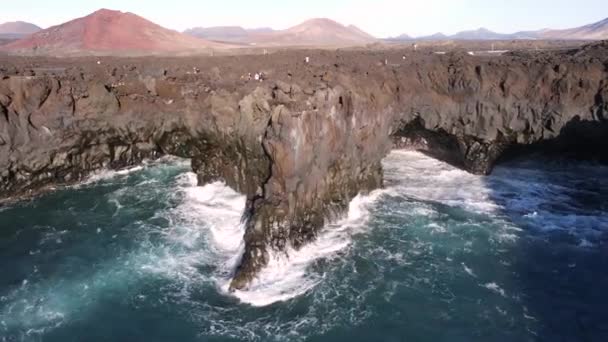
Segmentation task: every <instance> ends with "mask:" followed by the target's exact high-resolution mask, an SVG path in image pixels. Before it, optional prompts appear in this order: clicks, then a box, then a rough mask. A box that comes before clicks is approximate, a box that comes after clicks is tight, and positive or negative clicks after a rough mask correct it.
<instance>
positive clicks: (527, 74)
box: [0, 44, 608, 289]
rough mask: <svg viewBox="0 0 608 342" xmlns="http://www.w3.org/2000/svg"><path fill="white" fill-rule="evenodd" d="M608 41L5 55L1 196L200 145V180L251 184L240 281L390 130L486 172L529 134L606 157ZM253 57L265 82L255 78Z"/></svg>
mask: <svg viewBox="0 0 608 342" xmlns="http://www.w3.org/2000/svg"><path fill="white" fill-rule="evenodd" d="M598 51H599V52H598ZM602 51H603V52H602ZM605 51H608V49H607V46H606V44H603V45H602V44H600V45H596V46H592V47H586V48H584V49H581V50H578V51H566V52H560V53H535V54H512V55H508V56H503V57H493V58H478V57H472V56H468V55H466V54H458V53H452V54H448V55H444V56H438V55H432V54H428V55H426V54H410V55H407V56H406V59H405V61H404V60H403V58H402V57H403V54H402V53H400V52H399V51H387V52H382V53H379V52H357V51H351V52H328V51H320V52H312V51H303V52H300V51H292V52H285V53H279V54H276V55H273V56H271V58H268V56H257V57H253V56H241V57H229V58H222V59H217V58H216V59H213V63H209V62H208V61H209V60H210V59H209V60H205V59H201V58H193V59H187V58H182V59H129V60H128V61H127V60H122V59H111V60H104V61H103V63H102V64H101V65H97V63H96V62H95V61H96V60H90V59H78V60H54V59H38V60H28V61H23V60H20V59H12V58H6V59H5V60H3V61H2V63H0V65H2V67H1V68H0V197H1V198H9V197H11V196H12V197H15V196H19V195H27V194H28V193H30V194H31V193H34V192H35V191H37V190H40V189H43V188H44V187H45V186H48V185H55V184H65V183H70V182H75V181H78V180H80V179H82V178H83V177H84V176H85V175H86V174H88V173H89V172H90V171H93V170H97V169H100V168H104V167H112V168H120V167H124V166H128V165H133V164H136V163H138V162H140V161H141V160H142V159H143V158H154V157H156V156H159V155H162V154H172V155H178V156H182V157H187V158H191V159H192V169H193V171H194V172H196V173H197V175H198V179H199V182H200V183H201V184H204V183H207V182H211V181H216V180H223V181H225V182H226V183H227V184H228V185H229V186H231V187H233V188H234V189H236V190H238V191H240V192H242V193H244V194H246V195H247V198H248V201H247V207H246V208H245V215H244V218H245V219H246V224H247V230H246V235H245V237H244V239H245V242H246V250H245V254H244V255H243V259H242V261H241V264H240V267H239V268H238V270H237V272H236V274H235V277H234V280H233V283H232V287H233V288H234V289H242V288H245V287H246V286H247V284H248V283H249V282H250V281H251V280H252V279H254V277H255V275H256V273H257V271H258V270H259V269H260V268H261V267H263V266H264V265H265V264H266V263H267V261H268V260H267V258H268V251H269V250H270V249H271V248H272V249H275V250H279V251H281V250H285V247H286V246H287V245H288V244H289V245H292V246H294V247H296V248H298V247H299V246H301V245H302V244H304V243H306V242H308V241H310V240H311V239H314V237H315V234H316V232H317V231H318V230H319V229H320V228H321V227H322V226H323V225H324V224H325V223H326V221H327V220H332V219H334V218H336V217H338V216H339V215H341V214H343V212H344V211H345V210H346V208H347V206H348V203H349V201H350V200H351V199H352V198H353V197H354V196H356V195H357V194H358V193H359V192H362V191H363V192H364V191H369V190H372V189H375V188H378V187H381V186H382V168H381V164H380V162H381V160H382V158H383V157H384V156H385V155H386V154H387V153H388V151H389V150H390V149H391V148H392V147H393V144H395V145H397V146H398V147H402V148H416V149H421V150H425V151H427V152H428V153H430V154H433V155H435V156H437V157H439V158H443V159H446V160H448V161H450V162H452V163H455V164H457V165H460V166H461V167H463V168H465V169H467V170H469V171H471V172H475V173H481V174H487V173H489V172H491V170H492V167H493V166H494V165H495V163H496V161H497V160H498V159H499V158H500V157H501V156H502V155H504V154H505V153H506V152H508V151H509V150H513V149H514V148H517V147H519V146H530V145H532V146H541V148H543V149H544V150H547V148H551V149H556V150H558V151H564V149H566V150H571V152H575V153H577V154H578V153H581V152H585V153H587V154H588V155H589V156H590V157H599V158H604V160H607V161H608V158H607V151H608V141H607V140H606V139H605V137H606V136H607V135H606V134H607V133H608V128H607V122H606V114H607V110H608V59H607V57H606V56H608V54H606V53H605ZM305 56H311V57H312V59H311V63H310V64H306V63H304V62H303V59H304V57H305ZM385 61H389V63H388V65H385V63H384V62H385ZM50 66H53V68H50ZM259 71H261V72H263V74H264V75H265V77H264V78H265V80H264V81H263V82H257V81H253V80H249V78H248V73H249V72H259ZM551 142H556V143H551ZM539 144H540V145H539ZM545 145H546V146H545Z"/></svg>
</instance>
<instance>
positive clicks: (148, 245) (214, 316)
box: [0, 151, 608, 342]
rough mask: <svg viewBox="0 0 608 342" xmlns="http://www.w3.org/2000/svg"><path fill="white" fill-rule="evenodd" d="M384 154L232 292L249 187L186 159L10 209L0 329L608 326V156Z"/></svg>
mask: <svg viewBox="0 0 608 342" xmlns="http://www.w3.org/2000/svg"><path fill="white" fill-rule="evenodd" d="M384 165H385V173H386V180H387V181H386V188H385V189H382V190H378V191H375V192H373V193H371V194H368V195H366V196H359V197H357V198H355V199H354V200H353V202H352V203H351V205H350V209H349V212H348V216H347V217H345V218H344V219H343V220H342V221H340V222H336V223H334V224H331V225H329V226H328V227H326V228H325V229H324V230H323V231H322V232H321V234H320V236H319V238H318V240H317V241H316V242H315V243H314V244H311V245H308V246H306V247H305V248H303V249H302V250H299V251H290V253H289V257H286V256H285V255H282V254H277V255H273V256H272V261H271V263H270V265H269V266H268V267H267V268H266V269H265V270H264V271H263V272H262V273H261V274H260V277H259V279H258V280H257V281H256V282H255V283H254V284H253V285H252V288H251V289H250V290H249V291H244V292H237V293H234V294H231V293H228V291H227V286H228V283H229V279H230V276H231V274H232V272H233V270H234V268H235V266H236V264H237V263H238V260H239V257H240V254H241V253H242V250H243V246H242V235H243V226H242V225H241V214H242V210H243V207H244V205H245V198H244V197H243V196H241V195H239V194H237V193H235V192H234V191H232V190H230V189H229V188H227V187H226V186H224V185H223V184H221V183H215V184H210V185H207V186H204V187H197V186H196V177H195V176H194V175H193V174H191V173H189V164H188V162H186V161H183V160H178V159H163V160H161V161H158V162H154V163H149V164H147V165H144V166H142V167H138V168H134V169H131V170H125V171H121V172H102V173H99V174H96V175H94V176H93V177H91V178H90V179H89V180H88V181H87V182H85V183H83V184H80V185H78V186H75V187H71V188H68V189H62V190H57V191H55V192H52V193H49V194H47V195H45V196H43V197H41V198H38V199H35V200H32V201H29V202H25V203H19V204H14V205H11V206H9V207H4V208H0V341H2V342H4V341H61V342H66V341H349V342H352V341H450V342H451V341H608V237H607V236H608V235H607V234H606V233H607V232H608V168H606V167H605V166H598V165H593V164H589V163H574V162H568V161H566V160H562V161H555V160H554V161H547V160H541V159H539V158H528V159H523V160H517V161H512V162H508V163H506V164H504V165H501V166H499V167H498V168H497V169H496V171H495V173H494V174H493V175H492V176H490V177H479V176H474V175H470V174H467V173H465V172H463V171H460V170H457V169H454V168H453V167H451V166H449V165H447V164H444V163H442V162H439V161H436V160H433V159H430V158H428V157H426V156H424V155H423V154H420V153H416V152H402V151H396V152H393V153H391V154H390V155H389V156H388V157H387V158H386V160H385V161H384Z"/></svg>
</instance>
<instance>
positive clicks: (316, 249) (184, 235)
mask: <svg viewBox="0 0 608 342" xmlns="http://www.w3.org/2000/svg"><path fill="white" fill-rule="evenodd" d="M178 191H180V192H181V193H182V194H183V196H182V200H181V202H182V203H181V204H180V205H179V206H178V207H177V208H176V209H175V210H174V211H172V212H169V213H167V218H169V219H170V221H172V222H173V224H172V226H173V227H172V228H171V229H169V230H168V231H166V232H165V235H166V237H167V239H168V240H169V241H171V242H172V244H176V245H179V246H182V247H184V248H185V249H186V250H185V251H184V250H182V251H180V252H177V253H176V252H170V253H167V254H165V255H163V256H162V257H160V258H158V260H156V261H154V262H151V263H147V264H146V265H145V266H144V267H145V269H146V270H148V271H154V272H161V273H162V272H164V273H169V274H171V276H173V277H179V278H182V279H186V280H189V281H200V280H201V279H200V278H201V277H203V278H206V279H204V281H211V282H213V283H214V284H215V286H216V287H217V288H218V290H219V291H221V292H223V293H224V294H225V295H234V296H236V297H237V298H238V299H239V300H240V301H241V302H243V303H247V304H250V305H252V306H267V305H270V304H273V303H276V302H280V301H286V300H289V299H291V298H294V297H297V296H300V295H302V294H304V293H307V292H308V291H310V290H311V289H313V288H314V287H315V286H316V285H317V284H319V283H320V282H322V281H323V279H324V275H323V274H316V273H314V272H309V268H310V267H311V266H312V265H313V264H314V263H315V262H316V261H317V260H320V259H331V258H333V257H335V256H337V255H338V254H339V253H340V252H341V251H344V250H346V249H347V248H348V246H349V245H350V244H351V242H352V236H353V235H354V234H356V233H358V232H361V231H362V230H363V229H365V227H366V222H367V220H368V218H369V215H370V212H369V209H370V207H371V205H372V204H373V203H374V202H375V201H376V200H377V199H378V198H379V197H380V196H381V195H382V193H383V190H378V191H375V192H372V193H370V194H369V195H366V196H363V195H359V196H357V197H356V198H355V199H353V200H352V202H351V203H350V205H349V210H348V215H347V216H346V217H345V218H344V219H342V220H340V221H338V222H336V223H331V224H328V225H327V226H326V227H324V228H323V229H322V231H321V232H320V233H319V235H318V237H317V238H316V239H315V241H313V242H311V243H309V244H306V245H305V246H304V247H302V248H301V249H299V250H295V249H293V248H288V250H287V251H286V253H283V252H281V253H278V252H273V251H269V256H270V258H269V259H270V261H269V264H268V265H267V266H266V267H265V268H264V269H262V270H261V272H260V273H259V274H258V276H257V278H256V279H255V280H254V282H253V283H252V284H251V286H250V287H249V288H248V289H247V290H245V291H236V292H232V293H231V292H229V291H228V288H229V285H230V281H231V276H232V274H233V272H234V271H235V269H236V267H237V265H238V262H239V261H240V258H241V256H242V253H243V251H244V243H243V235H244V233H245V231H244V225H243V223H242V222H241V218H242V214H243V210H244V208H245V201H246V199H245V196H242V195H240V194H238V193H236V192H235V191H234V190H232V189H230V188H229V187H227V186H226V185H225V184H223V183H219V182H218V183H213V184H207V185H205V186H202V187H199V186H197V185H196V176H195V174H193V173H187V174H184V175H183V176H181V177H180V180H179V181H178ZM201 241H203V245H200V243H201ZM199 265H206V266H208V267H212V268H213V271H212V273H211V274H208V275H201V274H197V273H198V272H197V270H196V267H197V266H199Z"/></svg>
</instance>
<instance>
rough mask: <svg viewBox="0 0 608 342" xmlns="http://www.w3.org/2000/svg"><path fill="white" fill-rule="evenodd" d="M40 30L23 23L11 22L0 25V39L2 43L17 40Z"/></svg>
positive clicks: (32, 25)
mask: <svg viewBox="0 0 608 342" xmlns="http://www.w3.org/2000/svg"><path fill="white" fill-rule="evenodd" d="M40 30H42V29H41V28H40V27H38V26H36V25H34V24H30V23H26V22H25V21H12V22H8V23H4V24H0V39H1V40H2V41H4V42H6V41H10V40H17V39H21V38H23V37H25V36H28V35H30V34H32V33H36V32H38V31H40Z"/></svg>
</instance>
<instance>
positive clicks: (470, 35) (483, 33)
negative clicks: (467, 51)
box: [449, 27, 510, 40]
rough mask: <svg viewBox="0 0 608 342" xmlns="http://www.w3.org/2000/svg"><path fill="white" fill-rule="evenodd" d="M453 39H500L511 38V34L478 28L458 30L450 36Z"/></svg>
mask: <svg viewBox="0 0 608 342" xmlns="http://www.w3.org/2000/svg"><path fill="white" fill-rule="evenodd" d="M449 38H450V39H452V40H499V39H510V38H509V35H507V34H502V33H496V32H493V31H490V30H488V29H487V28H483V27H482V28H479V29H477V30H471V31H462V32H458V33H456V34H455V35H453V36H450V37H449Z"/></svg>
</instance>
